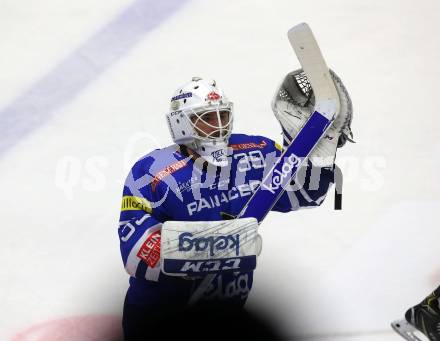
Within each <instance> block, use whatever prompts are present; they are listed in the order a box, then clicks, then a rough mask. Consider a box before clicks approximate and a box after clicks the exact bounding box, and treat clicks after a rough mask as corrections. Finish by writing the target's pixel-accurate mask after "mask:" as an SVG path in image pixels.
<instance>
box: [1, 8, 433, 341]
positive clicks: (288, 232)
mask: <svg viewBox="0 0 440 341" xmlns="http://www.w3.org/2000/svg"><path fill="white" fill-rule="evenodd" d="M165 2H166V1H163V3H165ZM161 3H162V2H161ZM129 6H130V3H127V2H125V1H121V0H111V1H105V2H102V1H98V0H89V1H84V0H82V1H75V2H73V3H72V4H70V3H67V2H62V3H61V2H58V1H53V0H41V1H38V3H37V2H35V3H32V2H29V1H23V0H14V1H12V0H3V1H2V2H1V3H0V41H1V45H0V46H1V50H0V54H1V61H2V62H1V63H0V80H1V82H0V84H1V85H0V87H1V91H0V127H1V131H2V134H1V135H0V142H3V141H1V140H2V136H5V132H6V130H8V131H20V127H22V126H23V127H28V128H29V132H28V133H26V134H23V136H21V135H18V136H14V137H13V139H12V140H13V141H14V143H13V145H12V146H11V147H9V148H8V149H7V150H6V151H3V152H2V154H1V155H0V188H1V191H2V197H3V199H2V204H1V217H2V221H3V226H2V230H1V231H2V236H3V238H2V247H1V248H0V259H1V261H0V262H1V266H0V283H1V289H0V306H1V307H2V310H1V312H0V339H1V340H7V339H9V338H10V337H11V336H12V335H14V334H15V333H16V332H18V331H20V330H23V329H25V328H27V327H29V326H31V325H34V324H36V323H39V322H42V321H46V320H53V319H56V318H59V317H68V316H72V315H81V314H115V315H117V314H120V312H121V306H122V302H123V298H124V294H125V290H126V288H127V280H128V277H127V275H126V274H125V273H124V270H123V267H122V261H121V260H120V256H119V245H118V239H117V231H116V228H117V220H118V215H119V205H120V194H121V191H122V180H123V178H124V177H125V173H126V171H127V167H128V166H129V165H130V163H131V162H132V161H133V160H135V159H137V158H138V157H139V156H140V155H142V154H144V153H146V152H148V151H149V150H150V149H151V148H155V147H158V146H164V145H167V144H169V143H171V141H170V137H169V134H168V131H167V128H166V125H165V120H164V116H163V113H164V112H165V111H166V110H167V106H168V99H169V96H170V95H171V94H172V92H173V91H174V90H175V88H176V86H178V85H179V84H181V83H183V82H185V81H187V80H188V79H189V78H190V77H192V76H194V75H198V76H205V77H213V78H216V79H217V81H218V83H219V84H221V85H222V87H223V88H224V89H225V90H226V92H227V93H228V96H229V97H230V98H232V99H233V101H234V102H235V109H236V112H235V114H236V116H235V127H234V129H235V131H237V132H245V133H249V134H262V135H266V136H269V137H271V138H274V139H277V140H279V139H280V135H279V128H278V124H277V122H276V120H275V119H274V117H273V116H272V114H271V112H270V100H271V97H272V95H273V93H274V91H275V88H276V86H277V84H278V82H279V81H280V80H281V78H282V77H283V75H284V74H285V73H286V72H288V71H290V70H292V69H294V68H297V67H298V62H297V61H296V58H295V57H294V55H293V52H292V50H291V47H290V46H289V44H288V40H287V38H286V32H287V30H288V28H290V27H291V26H292V25H295V24H297V23H300V22H307V23H309V25H310V26H311V27H312V29H313V30H314V32H315V35H316V38H317V40H318V42H319V43H320V46H321V49H322V51H323V53H324V55H325V56H326V58H327V62H328V64H329V65H330V67H331V68H333V69H334V70H335V71H336V72H337V73H338V75H339V76H340V77H341V78H342V79H343V81H344V83H345V84H346V86H347V88H348V89H349V91H350V93H351V96H352V100H353V103H354V110H355V117H354V120H353V126H352V128H353V131H354V133H355V139H356V141H357V143H356V144H355V145H351V144H350V145H348V146H347V147H346V148H344V149H342V150H341V151H340V152H339V155H338V160H339V164H340V166H341V168H342V169H343V171H344V173H345V182H344V197H343V210H342V211H340V212H337V211H333V210H332V204H333V202H332V201H333V198H332V193H330V194H329V197H328V198H327V201H326V202H325V203H324V205H323V206H322V207H321V208H319V209H314V210H305V211H301V212H297V213H292V214H279V213H273V214H270V215H269V216H268V217H267V220H266V221H265V222H264V224H263V225H262V228H261V232H262V234H263V238H264V248H263V253H262V256H261V257H260V258H259V265H258V271H257V272H256V274H255V281H254V289H253V292H252V295H251V299H250V301H249V304H250V305H252V304H257V303H258V298H259V297H264V298H265V302H264V303H265V305H266V306H267V309H268V310H269V311H273V313H274V314H275V315H276V316H278V318H279V321H280V324H281V325H283V326H286V328H287V329H289V331H291V332H292V333H297V334H301V335H305V336H308V337H309V339H319V340H321V339H322V340H339V339H343V340H350V341H363V340H369V341H382V340H385V341H389V340H398V339H399V337H398V336H397V335H395V334H393V332H392V331H391V329H390V327H389V322H390V321H391V320H393V319H396V318H399V317H401V316H402V315H403V313H404V311H405V309H406V308H408V307H409V306H411V305H413V304H415V303H417V302H418V301H420V300H421V299H422V298H423V297H424V296H425V295H427V294H428V293H429V292H430V291H431V290H433V289H434V288H435V287H436V286H437V285H439V284H440V262H439V261H440V254H439V252H438V250H439V247H438V243H439V240H440V238H439V237H440V232H439V231H440V230H439V226H438V217H437V214H438V212H440V200H439V199H438V197H439V193H440V182H439V181H438V180H437V174H438V169H439V167H440V156H439V155H440V154H439V152H440V142H439V138H440V134H439V133H438V127H439V126H440V119H439V110H438V79H439V78H440V66H439V65H438V62H439V60H440V40H439V39H438V37H437V36H438V32H439V31H440V24H439V23H438V18H439V14H440V2H438V1H436V0H421V1H417V3H414V2H413V1H409V0H405V1H403V0H389V1H380V0H370V1H368V2H364V1H353V0H336V1H325V0H315V1H313V2H312V1H302V2H297V1H287V0H286V1H281V0H277V1H274V2H268V1H244V0H235V1H226V0H218V1H216V2H211V1H210V2H208V1H202V0H194V1H188V2H187V3H186V4H184V5H183V6H182V8H181V9H179V10H177V12H176V13H174V14H173V15H171V16H170V17H168V18H166V20H164V21H163V22H162V23H161V24H160V25H158V26H157V27H155V28H154V29H152V30H149V31H147V30H146V32H145V34H144V35H140V36H139V39H138V41H137V42H136V43H133V44H132V45H130V46H129V48H127V50H126V51H124V52H123V53H120V51H118V50H117V49H115V48H114V47H115V46H116V47H117V46H118V44H121V42H120V41H119V40H118V35H115V36H114V39H113V38H112V36H111V35H110V36H109V37H106V40H105V41H102V40H101V41H97V43H100V44H102V46H104V47H106V48H102V49H99V50H98V51H93V58H94V59H93V60H91V59H90V55H89V56H84V54H83V53H81V49H80V47H81V46H83V44H84V43H86V42H90V41H92V42H94V40H93V39H98V40H99V32H100V31H101V30H102V29H106V28H108V26H109V25H111V22H112V20H113V18H117V17H118V15H119V14H120V13H121V12H123V11H124V10H125V9H126V8H127V7H129ZM135 12H136V11H135ZM132 20H136V18H133V19H132ZM146 20H147V19H146ZM96 36H97V37H98V38H96ZM93 37H95V38H93ZM115 51H116V52H115ZM108 53H119V55H118V58H117V59H116V60H115V61H114V62H113V63H108V67H105V68H104V69H103V70H100V72H96V75H94V74H93V72H92V73H91V74H90V76H88V78H87V82H86V83H85V85H84V87H82V88H81V89H73V90H75V91H72V96H71V97H69V96H68V94H69V91H70V89H69V85H71V83H70V82H69V81H68V80H69V79H70V78H72V79H73V78H74V77H76V76H78V74H70V73H69V72H72V69H71V68H69V67H67V66H66V65H70V64H65V63H64V64H63V60H66V59H68V60H72V61H74V62H75V69H74V70H75V72H76V73H77V72H81V70H84V72H89V70H90V69H92V70H94V69H96V65H97V64H96V65H95V64H93V63H99V59H100V58H102V59H103V60H107V58H108ZM88 57H89V58H88ZM69 58H70V59H69ZM57 65H61V67H60V68H58V69H57V68H56V66H57ZM90 65H92V67H90ZM54 70H55V71H54ZM48 76H49V77H52V78H53V79H56V80H58V81H59V83H57V84H60V89H59V90H60V92H61V93H63V94H64V96H65V97H63V100H62V101H59V102H56V103H55V102H53V103H52V102H51V101H52V99H51V98H52V97H51V95H52V94H51V93H47V94H46V95H47V96H44V98H41V97H40V98H39V97H38V96H34V97H32V94H33V93H37V94H38V93H44V92H41V91H40V90H41V89H37V90H38V91H36V90H35V89H33V87H35V86H38V85H39V84H43V85H45V84H46V85H47V84H48V83H47V82H46V83H45V82H44V81H42V80H44V79H45V77H48ZM29 89H31V90H32V89H33V90H35V91H34V92H32V91H31V92H29ZM43 90H44V89H43ZM26 93H27V94H28V95H26ZM66 94H67V95H66ZM20 101H27V103H30V105H29V108H28V111H26V115H27V116H23V117H20V118H19V119H17V120H15V121H13V125H9V126H8V122H9V121H6V119H5V117H7V114H8V113H9V112H8V111H5V109H4V108H7V109H8V110H10V109H11V108H12V109H14V108H15V107H16V106H19V105H20ZM53 101H56V99H53ZM42 103H43V104H44V105H52V106H51V115H52V116H51V117H50V118H47V117H46V116H45V113H44V111H42V110H41V108H40V107H39V106H40V105H42ZM12 113H13V111H12ZM35 113H38V114H39V115H42V116H41V117H38V118H37V120H36V121H35ZM34 121H35V122H34ZM6 136H9V135H7V134H6ZM8 138H9V137H8ZM66 162H70V163H69V165H70V167H69V168H67V169H65V168H63V164H66ZM68 180H69V181H71V182H70V183H69V184H67V183H66V181H68ZM269 293H270V294H269ZM260 303H261V302H260Z"/></svg>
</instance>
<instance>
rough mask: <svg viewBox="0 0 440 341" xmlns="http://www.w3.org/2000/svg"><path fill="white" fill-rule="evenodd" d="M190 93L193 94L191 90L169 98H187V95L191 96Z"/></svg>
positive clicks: (174, 99)
mask: <svg viewBox="0 0 440 341" xmlns="http://www.w3.org/2000/svg"><path fill="white" fill-rule="evenodd" d="M192 95H193V94H192V92H185V93H183V94H180V95H177V96H174V97H173V98H171V101H178V100H179V99H182V98H189V97H192Z"/></svg>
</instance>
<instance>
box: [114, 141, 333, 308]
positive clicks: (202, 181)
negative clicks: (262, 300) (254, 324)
mask: <svg viewBox="0 0 440 341" xmlns="http://www.w3.org/2000/svg"><path fill="white" fill-rule="evenodd" d="M228 149H229V155H228V159H229V165H228V166H226V167H215V166H212V165H208V164H207V163H206V162H203V159H201V158H199V159H194V158H193V157H191V156H189V154H188V153H187V152H186V148H185V147H181V146H178V145H172V146H169V147H166V148H163V149H157V150H154V151H152V152H151V153H149V154H147V155H145V156H144V157H142V158H141V159H140V160H139V161H137V162H136V164H135V165H134V166H133V167H132V169H131V171H130V173H129V175H128V177H127V179H126V182H125V186H124V191H123V199H122V207H121V216H120V225H119V226H120V227H119V238H120V247H121V255H122V260H123V263H124V266H125V269H126V271H127V272H128V273H129V274H130V276H131V278H130V289H129V291H128V294H127V298H126V300H127V301H128V302H129V303H133V304H138V305H142V304H161V302H162V303H163V302H165V301H166V300H171V299H172V300H174V302H182V304H183V303H184V302H186V301H187V300H188V299H189V297H190V295H191V293H192V292H193V291H194V290H195V288H196V287H197V283H199V282H200V280H201V279H190V280H189V279H182V278H174V277H170V276H167V275H165V274H163V273H161V271H160V264H159V263H160V243H158V242H157V241H158V240H160V231H161V226H162V223H164V222H165V221H168V220H177V221H203V220H209V221H212V220H222V219H223V218H222V217H223V215H222V214H223V213H226V214H229V215H233V216H234V215H237V214H238V213H239V212H240V211H241V209H242V208H243V206H244V205H245V203H246V202H247V200H248V199H249V198H250V196H251V195H252V193H253V192H254V191H255V189H256V188H257V186H258V185H259V183H260V181H261V180H262V178H263V176H264V175H265V172H267V171H268V170H269V168H270V166H271V165H272V164H273V162H275V160H276V159H277V158H278V157H279V156H280V154H281V148H280V146H278V145H277V144H276V143H275V142H274V141H272V140H271V139H268V138H266V137H262V136H249V135H244V134H232V135H231V137H230V139H229V148H228ZM315 170H316V169H315ZM315 170H314V169H313V167H312V165H311V163H310V162H309V164H308V165H307V167H305V168H304V172H302V174H303V176H302V179H301V181H300V182H301V184H300V185H298V184H295V183H292V185H291V187H290V189H289V190H288V191H286V192H284V194H283V195H282V196H281V197H280V199H279V200H278V201H277V202H276V203H275V205H274V206H273V208H272V210H274V211H279V212H289V211H294V210H297V209H299V208H302V207H313V206H319V205H320V204H321V203H322V201H323V200H324V198H325V195H326V193H327V191H328V189H329V187H330V185H331V183H332V182H333V169H330V168H325V169H319V172H316V171H315ZM312 173H314V174H318V178H319V181H318V182H315V183H314V184H313V186H311V182H312V181H311V178H312V176H311V174H312ZM297 179H299V177H297ZM296 181H297V182H299V180H296ZM251 286H252V273H226V274H222V275H218V276H217V277H216V279H215V280H214V281H213V283H212V284H211V287H210V288H208V290H207V292H206V293H205V294H206V295H205V297H206V298H211V299H212V298H218V299H231V300H236V301H237V302H241V303H243V302H244V301H245V300H246V298H247V295H248V293H249V290H250V288H251ZM171 297H172V298H171ZM127 301H126V302H127Z"/></svg>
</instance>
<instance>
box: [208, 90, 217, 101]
mask: <svg viewBox="0 0 440 341" xmlns="http://www.w3.org/2000/svg"><path fill="white" fill-rule="evenodd" d="M207 98H208V99H209V100H210V101H218V100H219V99H220V95H219V94H218V93H216V92H214V91H211V92H210V93H209V94H208V97H207Z"/></svg>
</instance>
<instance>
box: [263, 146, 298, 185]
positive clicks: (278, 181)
mask: <svg viewBox="0 0 440 341" xmlns="http://www.w3.org/2000/svg"><path fill="white" fill-rule="evenodd" d="M300 163H301V159H300V158H299V157H298V156H296V155H295V154H292V155H290V156H289V157H288V158H287V160H286V161H285V162H284V164H283V165H282V167H281V172H280V171H279V170H278V169H275V170H274V171H273V173H272V174H273V175H272V181H271V182H270V183H269V184H266V181H264V182H263V183H262V184H261V186H263V187H264V188H266V189H267V190H269V191H270V192H271V193H275V191H276V190H277V189H279V188H280V187H281V186H282V185H283V184H284V180H285V179H286V178H289V179H290V177H291V176H292V170H293V168H298V167H299V165H300Z"/></svg>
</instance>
